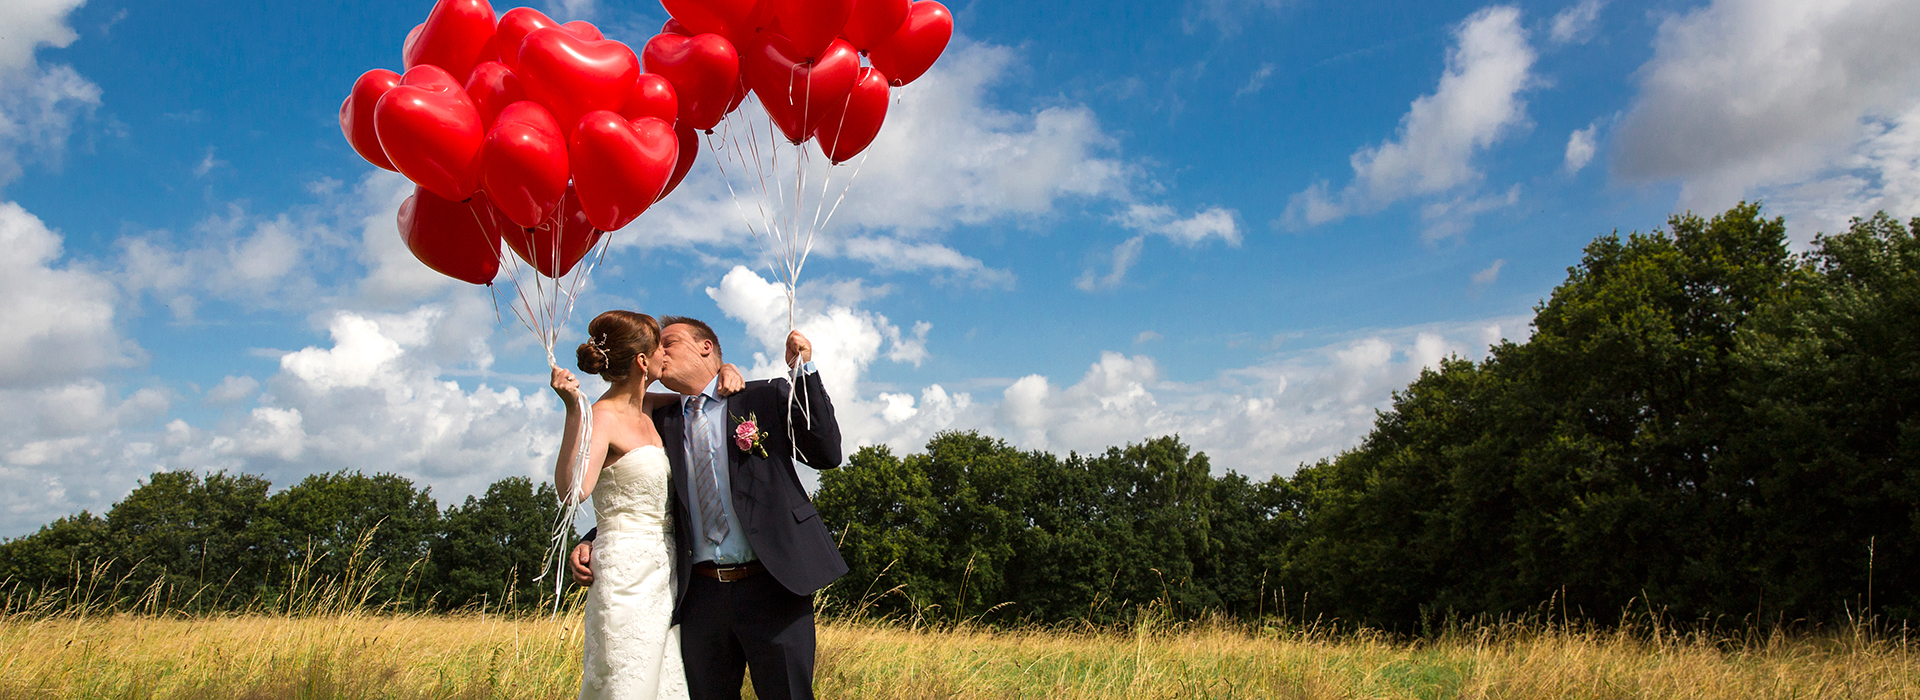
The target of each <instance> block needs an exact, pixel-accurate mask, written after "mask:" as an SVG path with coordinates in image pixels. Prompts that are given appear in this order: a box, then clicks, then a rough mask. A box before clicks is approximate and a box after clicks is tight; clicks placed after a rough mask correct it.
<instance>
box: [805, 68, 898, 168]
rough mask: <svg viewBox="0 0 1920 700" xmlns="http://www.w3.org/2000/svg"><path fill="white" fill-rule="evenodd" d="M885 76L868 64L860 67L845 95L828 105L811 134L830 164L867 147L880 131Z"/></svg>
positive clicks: (884, 115)
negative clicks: (825, 112)
mask: <svg viewBox="0 0 1920 700" xmlns="http://www.w3.org/2000/svg"><path fill="white" fill-rule="evenodd" d="M889 96H890V95H889V94H888V88H887V76H886V75H885V74H883V73H881V72H880V71H878V70H874V69H872V68H861V69H860V77H859V78H856V79H854V81H853V91H851V92H849V93H847V99H846V101H845V102H842V103H841V104H838V105H831V106H829V108H828V111H827V115H826V117H825V118H823V119H821V120H820V129H819V131H817V132H815V134H814V136H815V137H817V138H819V139H820V152H821V153H825V154H826V155H827V160H829V161H832V162H833V164H834V165H839V164H841V163H845V162H847V160H848V159H850V158H852V157H854V156H856V155H859V154H860V152H861V151H864V150H867V145H868V144H871V143H873V138H874V137H875V136H879V135H880V124H881V123H882V122H885V121H886V120H887V102H888V97H889Z"/></svg>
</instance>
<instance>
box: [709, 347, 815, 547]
mask: <svg viewBox="0 0 1920 700" xmlns="http://www.w3.org/2000/svg"><path fill="white" fill-rule="evenodd" d="M813 371H814V369H813V363H812V362H811V361H809V362H807V363H805V364H803V365H801V366H800V372H801V374H802V375H807V374H813ZM700 395H701V396H705V397H707V400H706V404H705V406H704V407H702V408H701V409H700V412H701V413H704V414H706V417H707V425H706V428H707V430H708V431H709V432H708V435H709V436H710V437H711V438H712V441H711V442H710V443H709V444H712V445H713V446H714V449H716V450H719V452H718V453H716V454H714V455H713V471H714V476H715V477H716V478H718V479H719V481H720V489H719V490H720V494H721V497H720V510H721V512H722V513H724V514H725V515H726V520H727V536H726V537H724V538H722V539H721V540H720V544H718V545H715V544H714V543H713V542H712V541H710V540H708V539H707V538H705V537H701V536H700V534H699V533H698V532H695V533H694V537H693V561H694V563H696V564H697V563H700V562H703V561H710V562H713V563H715V564H719V565H721V566H726V565H729V564H745V563H747V562H750V561H753V560H755V559H758V558H759V557H758V556H755V555H754V553H753V546H752V545H749V544H747V530H746V528H743V527H741V526H740V516H738V515H736V514H734V512H733V483H732V482H733V478H732V474H730V473H729V472H730V471H731V470H730V469H728V464H727V455H728V451H727V445H729V444H731V443H732V442H733V423H734V420H733V419H734V418H736V417H737V418H741V419H745V418H746V416H729V415H727V401H726V399H723V398H720V377H719V376H717V375H716V376H715V377H714V378H713V381H710V382H707V388H706V389H704V390H702V391H701V392H700ZM692 406H693V397H690V396H689V397H684V398H682V399H681V404H680V410H681V411H683V412H684V413H685V414H686V420H685V424H686V431H687V435H686V438H687V462H686V463H687V468H688V469H692V468H693V465H695V464H699V463H700V460H698V459H696V458H695V457H696V455H694V453H693V451H694V450H695V449H698V448H696V447H695V445H698V444H699V443H700V441H698V440H695V439H693V428H694V420H693V411H692V410H691V407H692ZM688 478H690V479H698V478H701V477H700V475H699V474H689V475H688ZM704 517H705V513H704V512H703V511H701V510H700V499H698V498H692V499H688V503H687V522H690V523H701V522H705V521H704V520H703V519H702V518H704ZM696 527H697V526H696Z"/></svg>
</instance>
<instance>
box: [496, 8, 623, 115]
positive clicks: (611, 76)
mask: <svg viewBox="0 0 1920 700" xmlns="http://www.w3.org/2000/svg"><path fill="white" fill-rule="evenodd" d="M519 73H520V78H521V80H522V81H523V83H524V84H525V85H526V87H527V95H528V96H530V97H532V98H533V99H534V100H536V101H538V102H539V103H540V104H543V105H546V107H547V110H548V111H551V112H553V118H554V120H556V121H558V122H560V126H561V128H563V129H569V130H571V129H572V128H573V125H575V124H578V123H579V122H580V118H581V117H583V116H586V114H587V113H588V112H594V111H599V110H607V111H618V110H619V109H620V108H621V107H624V106H626V104H627V99H628V98H631V97H632V96H633V83H634V81H635V80H638V79H639V78H640V59H639V57H636V56H634V55H633V49H629V48H627V45H626V44H622V43H620V42H618V41H607V40H601V41H589V40H586V39H582V38H580V37H578V36H575V35H573V33H571V32H569V31H567V30H565V29H561V28H557V27H551V28H547V29H540V30H536V31H534V33H532V34H528V35H527V38H526V40H524V41H522V42H520V70H519Z"/></svg>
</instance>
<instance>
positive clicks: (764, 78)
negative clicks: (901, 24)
mask: <svg viewBox="0 0 1920 700" xmlns="http://www.w3.org/2000/svg"><path fill="white" fill-rule="evenodd" d="M761 37H762V38H761V40H760V43H759V44H757V45H755V46H754V49H753V51H751V52H749V53H748V54H747V56H746V59H745V61H744V63H745V64H746V71H747V85H748V87H751V88H753V94H756V95H759V96H760V104H761V105H762V106H764V107H766V109H767V116H770V117H773V123H774V124H776V125H778V126H779V127H780V132H781V133H783V134H786V136H787V140H788V141H790V142H792V143H796V144H798V143H804V142H806V140H807V138H808V137H809V136H811V135H812V134H813V130H814V128H815V127H818V126H819V125H820V118H821V117H823V116H825V115H826V113H827V106H828V105H837V104H840V103H843V102H845V101H846V99H847V91H848V90H851V89H853V80H854V78H855V74H856V73H857V72H858V71H859V70H860V54H858V53H856V52H855V51H854V50H853V45H852V44H849V43H847V42H845V41H842V40H839V39H835V40H834V41H833V43H832V44H831V45H829V46H828V47H827V50H826V51H823V52H821V54H820V57H819V58H817V59H814V60H812V61H808V60H806V58H804V57H802V56H801V55H800V54H799V50H798V49H796V48H794V46H793V43H792V42H790V41H787V39H786V37H783V36H780V35H778V34H772V33H765V34H762V35H761Z"/></svg>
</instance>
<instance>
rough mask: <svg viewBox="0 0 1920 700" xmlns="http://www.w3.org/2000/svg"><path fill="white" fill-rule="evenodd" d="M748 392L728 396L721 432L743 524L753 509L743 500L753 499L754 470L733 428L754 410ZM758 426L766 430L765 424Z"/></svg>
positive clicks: (735, 499)
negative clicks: (723, 428)
mask: <svg viewBox="0 0 1920 700" xmlns="http://www.w3.org/2000/svg"><path fill="white" fill-rule="evenodd" d="M747 393H748V392H745V391H742V392H740V393H738V394H734V395H732V396H729V397H727V416H726V422H725V423H722V424H721V425H723V426H725V428H726V429H725V430H723V431H721V433H720V437H721V441H722V442H725V443H727V478H728V480H729V481H730V482H731V485H732V486H733V489H732V490H733V503H734V507H733V514H734V515H735V516H738V517H739V518H740V522H741V524H743V525H744V524H746V522H747V517H748V513H750V512H752V510H753V509H752V508H742V507H741V505H742V501H745V502H749V503H751V502H752V501H753V474H752V471H753V470H752V469H750V468H748V464H747V453H746V452H744V451H742V450H741V449H740V446H739V445H737V444H735V443H734V441H733V430H734V425H735V424H736V423H738V422H740V421H742V420H746V418H747V414H748V413H752V412H753V411H752V407H750V406H748V405H747ZM754 422H755V423H756V424H757V423H759V422H760V421H759V416H757V415H756V416H754ZM756 427H760V430H762V431H765V430H766V428H765V427H764V426H756Z"/></svg>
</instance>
